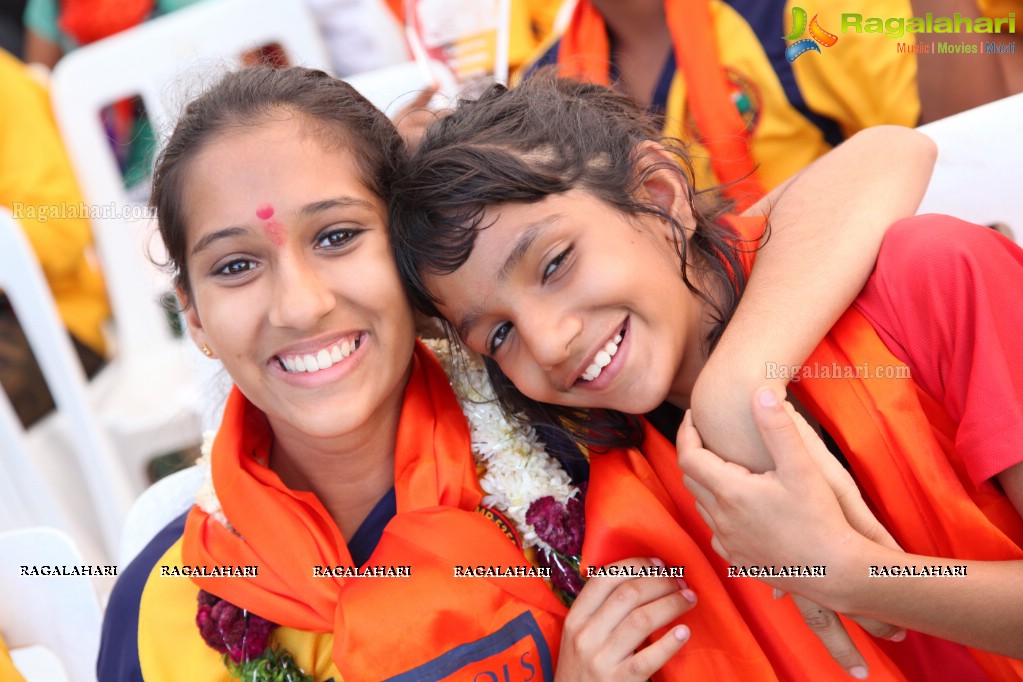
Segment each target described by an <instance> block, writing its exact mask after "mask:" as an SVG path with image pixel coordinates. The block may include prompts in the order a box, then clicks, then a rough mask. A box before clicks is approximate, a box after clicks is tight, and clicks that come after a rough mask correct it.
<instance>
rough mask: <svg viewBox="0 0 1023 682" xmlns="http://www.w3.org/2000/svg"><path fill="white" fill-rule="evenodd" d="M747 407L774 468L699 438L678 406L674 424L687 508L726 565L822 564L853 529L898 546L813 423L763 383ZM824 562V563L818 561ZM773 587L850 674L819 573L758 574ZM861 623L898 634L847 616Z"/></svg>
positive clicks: (844, 642)
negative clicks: (727, 455)
mask: <svg viewBox="0 0 1023 682" xmlns="http://www.w3.org/2000/svg"><path fill="white" fill-rule="evenodd" d="M753 416H754V419H755V421H756V423H757V428H758V430H759V431H760V436H761V438H762V439H763V441H764V444H765V445H766V446H767V449H768V451H769V452H770V453H771V456H772V458H773V459H774V463H775V466H776V468H775V470H774V471H768V472H766V473H764V474H754V473H751V472H750V471H749V470H748V469H746V468H745V467H742V466H740V465H738V464H734V463H731V462H726V461H724V460H722V459H721V458H720V457H718V456H717V455H716V454H714V453H713V452H710V451H709V450H706V449H704V448H703V444H702V442H701V440H700V436H699V433H698V432H697V431H696V429H695V428H694V426H693V424H692V418H691V415H689V414H687V415H686V418H685V419H684V420H683V423H682V427H681V428H680V429H679V434H678V443H677V445H678V454H679V466H680V467H681V468H682V471H683V473H684V474H685V478H684V481H685V486H686V488H688V489H689V491H690V492H692V493H693V496H694V497H695V498H696V508H697V510H698V511H699V512H700V515H701V516H702V517H703V519H704V520H705V521H706V522H707V525H708V526H709V527H710V529H711V531H712V532H713V533H714V537H713V540H712V543H711V544H712V546H713V548H714V551H716V552H717V553H718V554H719V555H721V556H722V557H723V558H724V559H726V560H727V561H729V562H730V563H731V564H733V565H743V566H791V565H824V566H827V563H828V559H829V558H830V557H834V556H836V555H837V552H836V551H835V549H836V548H838V547H839V546H841V545H842V544H843V543H845V542H848V541H849V540H850V539H852V538H854V537H856V536H857V535H863V536H866V537H867V538H869V539H870V540H873V541H874V542H876V543H879V544H881V545H885V546H887V547H890V548H892V549H895V550H899V551H901V550H900V548H899V546H898V544H897V543H896V542H895V540H894V539H893V538H892V536H891V535H890V534H889V533H888V531H887V530H885V528H884V526H882V525H881V524H880V523H879V522H878V521H877V519H876V518H875V517H874V515H873V514H872V513H871V511H870V509H869V508H868V507H867V505H866V503H865V502H864V501H863V497H862V496H861V495H860V492H859V489H858V488H857V487H856V483H855V482H854V481H853V479H852V477H851V476H850V475H849V473H848V472H847V471H846V470H845V469H843V468H842V466H841V465H840V464H839V463H838V461H837V460H836V459H835V457H834V456H833V455H832V454H831V453H830V452H829V451H828V449H827V447H826V446H825V445H824V443H823V441H821V439H820V437H819V436H818V435H817V433H816V432H815V431H814V430H813V428H812V427H810V425H809V424H807V423H806V421H805V420H804V419H803V418H802V417H801V416H800V415H799V414H797V413H796V412H795V410H793V409H792V406H791V405H789V404H788V403H782V402H779V401H778V399H777V398H776V397H775V395H774V393H773V392H771V391H770V390H769V389H766V388H765V389H761V390H760V391H758V392H757V394H756V397H755V398H754V406H753ZM825 570H826V569H825ZM764 581H765V582H767V583H768V584H770V585H772V586H773V587H775V588H776V595H777V594H779V592H780V593H784V592H792V593H793V599H794V601H795V603H796V606H797V607H798V608H799V610H800V613H802V615H803V619H804V620H805V621H806V623H807V625H808V626H809V627H810V628H811V629H812V630H813V631H814V633H815V634H816V635H817V637H818V638H819V639H820V640H821V642H822V643H823V644H824V646H825V647H826V648H827V649H828V652H829V653H830V654H831V656H832V657H833V658H834V659H835V660H836V661H837V662H838V663H839V665H841V666H842V667H843V668H844V669H845V670H847V671H848V672H849V674H850V675H851V676H853V677H856V678H859V679H863V678H865V677H866V676H867V674H868V671H867V666H866V662H865V661H864V659H863V656H862V655H861V654H860V652H859V651H858V650H857V648H856V646H855V644H854V643H853V641H852V639H851V638H850V637H849V633H848V632H847V631H846V629H845V626H844V625H843V624H842V621H841V620H840V619H839V618H838V615H837V614H836V613H835V612H834V611H833V610H831V609H829V608H826V607H825V606H822V604H826V603H827V602H828V596H829V592H828V590H829V589H830V588H835V587H839V586H836V585H835V584H834V583H833V582H832V581H828V580H827V579H821V578H764ZM853 620H855V621H856V622H857V623H858V624H859V625H860V626H861V627H863V629H864V630H866V631H867V632H869V633H870V634H872V635H874V636H875V637H882V638H885V639H890V640H893V641H901V640H902V639H904V638H905V636H906V632H905V630H903V629H902V628H898V627H895V626H893V625H889V624H887V623H881V622H879V621H876V620H872V619H868V618H857V617H853Z"/></svg>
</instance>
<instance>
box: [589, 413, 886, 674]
mask: <svg viewBox="0 0 1023 682" xmlns="http://www.w3.org/2000/svg"><path fill="white" fill-rule="evenodd" d="M643 455H645V457H644V456H641V455H640V454H639V453H637V452H635V451H620V450H618V451H612V452H610V453H608V454H606V455H594V457H593V459H592V462H591V472H590V486H589V490H588V492H587V496H586V523H587V526H586V537H585V540H584V544H583V560H584V562H588V563H589V564H590V565H594V566H597V565H603V564H606V563H608V562H610V561H615V560H618V559H622V558H626V557H629V556H649V557H658V558H660V559H662V560H663V561H664V562H665V563H666V564H667V565H669V566H670V565H682V566H685V580H686V582H687V583H689V585H690V587H692V589H693V590H694V591H695V592H696V594H697V595H698V598H699V601H698V603H697V605H696V607H694V609H693V610H692V611H690V612H689V613H688V614H685V615H684V616H683V618H682V619H681V620H682V622H684V623H686V624H687V625H689V627H690V629H691V631H692V636H691V639H690V641H689V642H688V643H687V644H686V645H685V647H684V648H683V649H682V653H681V654H680V655H679V656H676V657H675V658H674V659H673V660H672V661H671V662H669V664H668V666H666V667H665V668H664V670H663V671H662V672H668V673H669V674H673V675H676V677H671V678H669V679H723V680H732V679H741V680H773V679H778V680H786V681H793V682H800V681H806V682H810V681H816V680H841V681H842V682H845V681H846V680H848V679H849V676H848V674H847V673H846V672H845V671H844V670H843V669H842V668H841V667H839V666H838V664H836V663H835V662H834V660H832V658H831V657H830V655H829V654H828V653H827V651H826V650H825V649H824V646H823V645H822V644H821V643H820V641H819V640H818V639H817V638H816V636H815V635H814V634H813V633H812V632H811V631H810V629H809V627H807V625H806V623H805V622H804V621H803V619H802V616H800V614H799V612H798V610H797V609H796V607H795V605H794V604H793V602H792V600H791V599H782V600H775V599H773V598H772V597H771V588H770V587H768V586H767V585H765V584H763V583H761V582H760V581H758V580H756V579H753V578H728V577H727V575H728V563H727V562H726V561H724V560H723V559H721V558H720V557H719V556H718V555H717V554H716V553H715V552H714V551H713V549H712V548H711V537H712V535H711V532H710V530H709V529H708V528H707V525H706V524H705V523H704V521H703V519H702V518H700V516H699V513H698V512H697V511H696V504H695V501H694V500H693V497H692V495H691V494H690V493H689V491H688V490H686V489H685V487H684V486H683V485H682V474H681V472H680V471H679V469H678V464H677V462H676V452H675V447H674V445H673V444H672V443H669V442H668V441H667V440H666V439H665V438H664V437H663V436H661V434H660V433H658V432H657V431H656V430H655V429H654V428H653V427H652V426H650V425H649V424H647V425H646V432H645V436H644V441H643ZM665 631H666V629H665ZM849 631H850V634H851V635H852V637H853V640H854V642H855V643H856V645H857V647H858V648H859V650H860V652H861V653H863V656H864V658H865V660H866V661H867V664H868V666H869V667H870V679H872V680H903V679H905V678H904V677H903V675H902V674H901V673H900V672H899V670H898V669H897V668H896V666H895V665H894V664H893V663H892V662H891V661H890V660H889V659H888V657H887V656H886V655H885V654H884V653H882V651H881V650H880V649H879V648H878V646H877V644H876V643H875V642H874V641H873V640H872V638H871V637H870V636H869V635H867V634H866V633H864V632H863V631H862V630H860V629H859V628H858V627H849Z"/></svg>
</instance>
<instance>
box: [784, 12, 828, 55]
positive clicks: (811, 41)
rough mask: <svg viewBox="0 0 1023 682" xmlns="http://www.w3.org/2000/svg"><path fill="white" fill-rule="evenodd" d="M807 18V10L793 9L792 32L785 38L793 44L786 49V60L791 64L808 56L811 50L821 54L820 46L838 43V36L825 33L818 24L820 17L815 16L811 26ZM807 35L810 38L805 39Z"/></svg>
mask: <svg viewBox="0 0 1023 682" xmlns="http://www.w3.org/2000/svg"><path fill="white" fill-rule="evenodd" d="M806 16H807V15H806V10H805V9H803V8H802V7H793V8H792V30H791V31H789V34H788V35H787V36H785V37H784V39H785V41H786V42H789V43H791V44H790V45H789V46H788V47H786V48H785V58H786V59H788V60H789V62H794V61H796V58H797V57H799V56H800V55H803V54H806V53H807V52H809V51H810V50H813V51H814V52H818V53H819V52H820V51H821V48H820V47H818V45H820V46H823V47H831V46H832V45H834V44H835V43H837V42H838V36H836V35H835V34H834V33H829V32H828V31H825V30H824V29H823V28H822V27H821V25H820V24H819V23H818V22H817V17H818V16H819V15H817V14H815V15H813V19H811V20H810V23H809V25H807V23H806ZM807 33H809V34H810V37H809V38H804V37H803V36H804V35H806V34H807ZM792 41H795V42H792Z"/></svg>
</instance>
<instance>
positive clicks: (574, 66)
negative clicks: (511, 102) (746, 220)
mask: <svg viewBox="0 0 1023 682" xmlns="http://www.w3.org/2000/svg"><path fill="white" fill-rule="evenodd" d="M664 13H665V18H666V19H667V22H668V29H669V30H670V32H671V38H672V44H673V45H674V49H675V60H676V63H677V64H678V68H679V70H680V71H681V73H682V75H683V77H684V78H685V82H686V87H687V90H688V95H687V98H686V104H687V105H688V110H689V111H690V112H691V114H692V117H693V121H694V122H695V124H696V129H697V130H698V131H699V132H700V136H701V139H700V140H698V141H699V142H700V143H701V144H703V145H704V146H705V147H706V148H707V151H708V152H709V153H710V157H711V159H710V162H711V167H712V168H713V170H714V175H715V176H716V177H717V180H718V182H719V183H721V184H722V185H725V187H724V188H723V192H724V194H725V195H726V196H727V197H728V198H729V199H731V200H732V201H734V202H735V205H736V209H737V211H739V212H741V211H744V210H745V209H746V208H748V207H749V206H750V205H752V204H753V203H754V202H756V201H757V200H758V199H760V198H761V197H762V196H764V194H765V192H764V188H763V185H762V184H761V183H760V181H759V179H758V178H757V176H756V174H755V172H754V171H755V170H756V163H755V162H754V160H753V157H752V155H751V153H750V134H749V131H748V130H747V126H746V123H745V122H744V121H743V119H742V116H741V115H740V114H739V111H738V110H737V109H736V107H735V104H734V103H733V102H732V98H731V96H730V94H729V87H728V76H727V74H726V73H725V70H724V68H723V67H722V66H721V59H720V55H719V52H718V46H717V43H716V41H715V37H714V30H713V27H712V24H711V22H712V19H711V15H710V3H709V2H705V1H702V0H700V1H695V0H666V2H665V3H664ZM558 65H559V68H560V70H561V73H562V75H564V76H570V77H573V78H580V79H583V80H588V81H591V82H594V83H600V84H603V85H611V72H610V71H611V46H610V41H609V39H608V34H607V27H606V26H605V24H604V18H603V16H601V14H600V12H598V11H597V10H596V9H595V8H594V7H593V5H592V3H591V2H590V0H579V2H578V3H577V4H576V7H575V13H574V15H573V17H572V21H571V23H570V24H569V27H568V29H567V30H566V31H565V34H564V35H563V36H562V37H561V45H560V47H559V48H558ZM672 90H673V91H674V90H675V89H674V88H673V89H672ZM669 109H670V107H669ZM684 109H685V108H684V107H678V108H676V110H677V111H682V110H684Z"/></svg>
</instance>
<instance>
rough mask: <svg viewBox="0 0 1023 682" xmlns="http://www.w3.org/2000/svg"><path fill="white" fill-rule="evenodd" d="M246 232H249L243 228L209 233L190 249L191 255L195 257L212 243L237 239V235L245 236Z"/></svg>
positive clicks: (227, 228)
mask: <svg viewBox="0 0 1023 682" xmlns="http://www.w3.org/2000/svg"><path fill="white" fill-rule="evenodd" d="M248 231H249V230H248V229H247V228H244V227H225V228H224V229H223V230H217V231H216V232H210V233H209V234H208V235H206V236H204V237H203V238H202V239H200V240H199V241H197V242H196V243H195V246H193V247H192V253H191V255H192V256H195V254H197V253H199V252H200V251H203V250H204V249H208V248H209V247H210V246H211V245H212V244H213V243H214V242H217V241H219V240H221V239H228V238H230V237H237V236H239V235H243V234H245V233H246V232H248Z"/></svg>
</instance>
